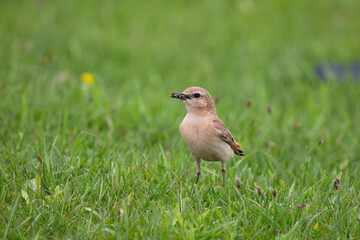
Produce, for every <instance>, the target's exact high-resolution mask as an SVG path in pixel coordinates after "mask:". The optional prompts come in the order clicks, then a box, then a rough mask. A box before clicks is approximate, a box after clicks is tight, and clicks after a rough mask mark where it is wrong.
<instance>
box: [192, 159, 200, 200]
mask: <svg viewBox="0 0 360 240" xmlns="http://www.w3.org/2000/svg"><path fill="white" fill-rule="evenodd" d="M200 174H201V167H200V159H196V181H195V186H196V185H197V183H198V181H199V177H200ZM195 186H194V191H193V194H194V192H195Z"/></svg>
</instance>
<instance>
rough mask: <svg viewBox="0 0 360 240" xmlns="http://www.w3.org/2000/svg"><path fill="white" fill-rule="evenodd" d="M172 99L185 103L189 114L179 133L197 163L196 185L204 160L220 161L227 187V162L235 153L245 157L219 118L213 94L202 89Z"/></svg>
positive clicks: (194, 88) (193, 89) (194, 89)
mask: <svg viewBox="0 0 360 240" xmlns="http://www.w3.org/2000/svg"><path fill="white" fill-rule="evenodd" d="M170 97H172V98H178V99H181V100H182V102H183V103H184V104H185V106H186V109H187V111H188V113H187V114H186V116H185V118H184V120H183V121H182V123H181V124H180V127H179V130H180V133H181V136H182V137H183V138H184V140H185V142H186V144H187V146H188V147H189V149H190V152H191V153H192V155H193V156H194V157H195V160H196V170H197V171H196V175H197V177H196V182H195V184H197V183H198V180H199V176H200V173H201V167H200V162H201V160H204V161H211V162H212V161H220V162H221V167H222V173H223V187H225V171H226V170H225V165H226V162H227V161H228V160H229V159H230V158H232V157H234V153H235V154H237V155H240V156H244V153H243V151H242V150H241V149H240V147H241V145H240V144H239V143H237V142H235V140H234V138H233V137H232V136H231V133H230V132H229V130H227V128H226V126H225V124H224V123H223V122H222V121H221V120H220V119H219V117H218V116H217V114H216V108H215V104H214V101H213V99H212V97H211V95H210V93H209V92H208V91H206V90H205V89H203V88H200V87H189V88H187V89H185V91H184V92H182V93H171V94H170Z"/></svg>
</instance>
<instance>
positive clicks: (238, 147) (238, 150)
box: [234, 142, 245, 156]
mask: <svg viewBox="0 0 360 240" xmlns="http://www.w3.org/2000/svg"><path fill="white" fill-rule="evenodd" d="M235 146H236V148H234V152H235V154H237V155H239V156H245V154H244V151H243V150H241V149H240V148H241V146H242V144H240V143H238V142H235Z"/></svg>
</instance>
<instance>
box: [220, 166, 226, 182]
mask: <svg viewBox="0 0 360 240" xmlns="http://www.w3.org/2000/svg"><path fill="white" fill-rule="evenodd" d="M221 171H222V174H223V187H225V172H226V170H225V163H221Z"/></svg>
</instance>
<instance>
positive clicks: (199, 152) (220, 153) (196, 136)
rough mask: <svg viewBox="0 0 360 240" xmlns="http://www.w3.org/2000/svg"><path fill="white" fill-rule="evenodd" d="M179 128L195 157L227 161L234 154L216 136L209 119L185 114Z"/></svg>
mask: <svg viewBox="0 0 360 240" xmlns="http://www.w3.org/2000/svg"><path fill="white" fill-rule="evenodd" d="M179 130H180V133H181V136H182V137H183V139H184V140H185V142H186V144H187V146H188V147H189V150H190V152H191V153H192V154H193V155H194V157H195V158H200V159H202V160H205V161H227V160H228V159H229V158H231V157H233V156H234V152H233V150H232V149H231V147H230V146H229V145H228V144H227V143H226V142H224V141H222V140H221V139H220V138H219V137H218V136H217V131H216V129H215V128H214V127H213V124H212V121H211V119H207V118H205V117H192V116H189V115H187V116H186V117H185V118H184V120H183V122H182V123H181V124H180V127H179Z"/></svg>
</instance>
